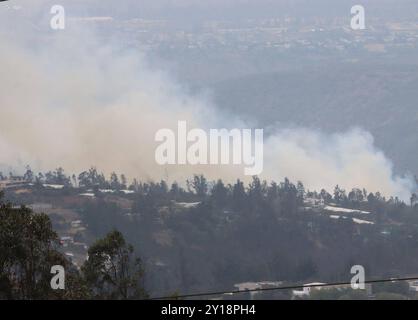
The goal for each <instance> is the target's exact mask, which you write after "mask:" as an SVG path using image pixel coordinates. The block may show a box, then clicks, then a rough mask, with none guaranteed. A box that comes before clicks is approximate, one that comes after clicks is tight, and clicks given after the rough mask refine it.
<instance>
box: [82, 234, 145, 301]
mask: <svg viewBox="0 0 418 320" xmlns="http://www.w3.org/2000/svg"><path fill="white" fill-rule="evenodd" d="M133 251H134V250H133V247H132V246H131V245H129V244H127V243H126V241H125V239H124V237H123V235H122V234H121V233H120V232H119V231H116V230H114V231H112V232H110V233H108V234H107V235H106V236H105V237H104V238H103V239H100V240H97V241H96V242H95V243H94V244H93V245H92V246H91V247H90V248H89V250H88V255H89V258H88V260H87V261H86V262H85V264H84V265H83V267H82V271H83V273H84V276H85V279H86V282H87V284H88V286H89V288H90V290H91V291H92V296H93V297H94V298H96V299H141V298H144V297H146V292H145V290H144V287H143V276H144V271H143V267H142V262H141V260H140V259H139V258H136V257H134V256H133Z"/></svg>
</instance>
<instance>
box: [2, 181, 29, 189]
mask: <svg viewBox="0 0 418 320" xmlns="http://www.w3.org/2000/svg"><path fill="white" fill-rule="evenodd" d="M29 184H30V183H29V182H28V181H26V180H23V179H17V178H16V179H15V178H14V179H8V180H0V190H5V189H16V188H23V187H27V186H29Z"/></svg>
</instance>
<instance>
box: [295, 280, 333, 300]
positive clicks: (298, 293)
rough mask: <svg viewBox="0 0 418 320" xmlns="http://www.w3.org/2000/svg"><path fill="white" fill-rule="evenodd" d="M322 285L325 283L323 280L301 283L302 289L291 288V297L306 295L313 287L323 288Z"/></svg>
mask: <svg viewBox="0 0 418 320" xmlns="http://www.w3.org/2000/svg"><path fill="white" fill-rule="evenodd" d="M324 285H326V283H323V282H312V283H306V284H304V285H303V288H302V290H293V291H292V294H293V297H308V296H309V295H310V294H311V291H312V290H313V289H314V290H320V289H322V288H324Z"/></svg>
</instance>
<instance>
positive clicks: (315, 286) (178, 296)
mask: <svg viewBox="0 0 418 320" xmlns="http://www.w3.org/2000/svg"><path fill="white" fill-rule="evenodd" d="M412 280H418V277H410V278H389V279H378V280H366V281H364V284H371V283H384V282H399V281H412ZM343 285H351V282H334V283H324V284H313V285H300V286H285V287H272V288H259V289H248V290H234V291H217V292H202V293H192V294H185V295H172V296H164V297H154V298H150V300H168V299H183V298H197V297H204V296H217V295H223V294H232V295H234V294H239V293H249V292H261V291H275V290H291V289H303V288H307V287H310V288H319V287H333V286H343Z"/></svg>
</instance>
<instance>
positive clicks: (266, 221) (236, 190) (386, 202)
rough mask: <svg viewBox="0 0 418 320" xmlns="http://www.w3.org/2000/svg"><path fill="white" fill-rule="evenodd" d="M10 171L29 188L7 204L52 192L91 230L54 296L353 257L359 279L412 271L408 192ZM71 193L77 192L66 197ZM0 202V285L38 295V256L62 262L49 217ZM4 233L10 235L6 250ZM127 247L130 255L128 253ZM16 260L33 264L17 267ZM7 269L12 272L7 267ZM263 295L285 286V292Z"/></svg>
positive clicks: (335, 275)
mask: <svg viewBox="0 0 418 320" xmlns="http://www.w3.org/2000/svg"><path fill="white" fill-rule="evenodd" d="M1 177H2V179H3V180H6V179H9V180H10V179H15V180H16V179H18V178H17V177H14V176H13V175H9V176H8V177H5V176H4V175H2V176H1ZM19 179H21V180H22V181H25V182H28V185H27V186H26V187H25V188H26V190H30V192H17V191H16V190H12V189H10V190H6V199H7V201H11V202H13V203H16V204H19V205H22V204H26V205H30V204H32V203H35V202H39V201H42V202H47V201H55V203H61V202H62V205H63V206H65V207H67V208H71V209H73V210H75V211H77V212H78V214H79V215H80V217H81V219H82V220H83V221H84V222H85V224H86V225H87V226H88V228H87V229H88V232H89V233H91V234H92V235H93V238H95V239H101V240H96V241H93V242H92V243H89V249H88V256H89V258H88V260H86V262H85V263H84V265H82V266H81V267H80V268H78V269H77V268H74V271H73V272H72V273H70V275H69V277H68V279H69V280H68V281H69V282H70V283H69V287H71V286H73V284H74V286H75V288H76V289H74V290H69V291H68V292H67V291H66V295H70V296H65V297H66V298H67V297H70V298H71V297H72V295H74V296H75V297H80V295H81V296H82V297H92V298H104V299H106V298H139V297H145V296H146V293H145V291H148V292H150V293H151V295H167V294H169V295H175V294H177V293H191V292H201V291H203V292H204V291H210V290H230V289H231V288H234V286H235V285H236V284H238V283H243V282H250V281H279V282H281V283H285V284H302V283H307V282H312V281H321V282H333V281H334V282H335V281H348V280H349V279H350V278H351V276H352V275H351V274H350V268H351V266H353V265H362V266H364V268H365V270H366V277H367V278H368V279H376V278H382V277H399V276H405V275H417V274H418V256H417V255H416V252H417V249H418V201H417V200H418V199H417V196H416V195H415V194H413V195H412V196H411V199H410V202H409V203H404V202H402V201H400V200H399V199H397V198H393V197H390V198H385V197H383V196H382V195H381V194H380V193H379V192H376V193H372V192H367V191H366V190H364V189H353V190H350V191H346V190H343V189H342V188H340V187H338V186H336V187H335V189H334V190H332V191H331V193H330V192H328V191H326V190H319V191H310V190H306V189H305V187H304V186H303V184H302V182H297V183H292V182H291V181H289V180H288V179H285V180H284V181H282V182H280V183H276V182H267V181H262V180H260V179H259V178H258V177H253V179H252V181H251V182H250V183H249V184H244V183H243V182H242V181H240V180H237V181H236V182H235V183H233V184H226V183H224V182H223V181H222V180H218V181H208V180H207V179H206V178H205V177H204V176H202V175H195V176H194V177H192V179H190V180H188V181H187V183H185V184H184V185H180V184H178V183H175V182H174V183H172V184H171V185H169V184H168V183H167V182H166V181H164V180H163V181H160V182H139V181H137V180H133V181H132V183H130V184H128V182H127V179H126V177H125V176H124V175H117V174H115V173H112V174H111V176H110V179H107V178H105V175H104V174H102V173H99V172H98V171H97V170H96V169H95V168H91V169H89V170H87V171H85V172H82V173H81V174H79V175H78V176H75V175H73V176H67V175H66V174H65V172H64V170H63V169H57V170H55V171H53V172H48V173H46V174H34V173H33V172H32V171H31V170H30V168H28V170H27V172H26V173H25V175H23V176H22V177H20V178H19ZM51 185H54V186H57V185H59V186H62V188H56V187H54V188H50V187H49V186H51ZM83 195H84V198H83V199H85V200H83V201H81V202H80V201H78V202H77V201H75V199H78V198H80V197H83ZM86 195H88V197H86ZM70 200H71V201H70ZM339 210H340V211H339ZM341 212H343V213H344V214H342V213H341ZM1 214H2V219H1V220H0V221H1V222H0V223H1V225H0V231H1V237H4V238H2V241H1V242H0V245H1V246H2V247H1V249H0V253H1V255H2V256H1V261H0V268H1V269H0V275H1V276H2V278H1V279H2V282H1V286H2V289H1V290H0V291H1V292H4V293H2V294H3V295H6V297H10V296H12V297H17V298H23V297H37V295H40V296H42V295H43V292H44V291H43V290H44V289H43V288H42V286H40V287H38V283H44V282H43V281H42V279H43V277H44V276H45V277H48V279H49V278H50V274H49V270H44V269H43V264H42V262H44V261H49V260H48V259H52V260H53V261H63V259H64V260H65V261H64V262H62V263H64V264H68V263H69V262H68V258H66V257H63V256H62V254H60V253H59V252H60V251H59V248H56V246H58V245H57V244H56V240H57V235H56V233H55V232H54V231H53V230H52V226H54V225H58V224H57V222H56V220H57V219H58V220H59V217H57V214H55V215H51V216H50V217H48V216H46V215H42V214H38V213H36V214H35V213H32V212H31V211H30V210H29V209H28V208H26V207H22V208H20V207H14V206H12V205H10V204H7V203H6V200H3V203H2V207H1ZM19 219H20V220H19ZM49 219H51V220H52V221H50V220H49ZM32 220H36V221H37V224H39V226H37V227H36V228H37V229H36V230H31V228H30V226H31V223H30V221H32ZM21 225H25V226H26V225H27V226H28V227H27V228H26V227H25V228H23V229H19V232H22V236H20V234H18V233H16V232H17V231H16V232H15V231H14V230H13V231H11V229H8V228H17V227H18V226H21ZM41 230H46V231H41ZM115 230H119V231H120V232H118V231H115ZM31 232H40V234H41V235H42V237H41V238H39V239H37V240H36V242H35V243H36V250H35V251H36V254H37V255H35V256H33V253H32V251H31V250H32V248H31V246H30V244H31V243H33V240H32V237H34V236H35V237H36V235H32V234H31ZM122 234H123V236H122ZM12 235H13V238H11V237H12ZM80 237H83V235H80ZM125 238H126V241H125ZM3 239H5V240H3ZM10 243H14V244H15V246H16V247H13V249H12V250H10V248H11V247H10ZM127 243H131V244H132V247H131V246H130V245H128V244H127ZM134 249H135V254H136V255H135V256H140V257H141V258H142V260H141V261H140V260H136V258H135V257H134V252H133V251H134ZM120 250H121V251H122V252H123V254H122V256H120V255H119V252H120ZM116 252H118V254H116ZM15 255H21V256H15ZM104 256H105V257H108V258H109V257H110V258H111V260H112V261H116V262H115V263H116V265H117V264H120V263H124V262H126V259H125V258H122V257H124V256H125V257H129V259H127V260H128V261H130V262H129V264H130V266H131V269H130V270H131V272H130V273H129V275H128V276H127V277H128V279H125V278H121V279H119V278H118V279H117V280H115V279H111V277H110V276H109V277H108V276H106V275H104V274H103V272H106V268H107V267H108V263H106V259H104V258H103V257H104ZM28 259H29V260H28ZM52 260H51V261H52ZM28 261H30V263H29V265H34V266H36V268H35V269H33V268H32V267H30V268H29V269H28V264H27V263H28ZM57 264H61V263H57ZM117 269H118V268H117ZM16 270H18V271H19V274H20V275H19V276H18V277H17V278H15V277H14V276H11V274H13V273H14V272H16ZM69 270H71V268H69ZM144 270H145V272H144ZM10 279H15V280H13V281H11V280H10ZM28 279H32V280H28ZM31 281H32V282H31ZM48 285H49V282H48ZM4 288H6V289H4ZM22 288H23V289H22ZM145 288H146V290H145ZM376 288H378V287H376ZM401 289H402V288H401ZM401 289H399V287H396V290H398V291H399V290H400V291H402V290H403V289H402V290H401ZM382 290H383V289H382ZM396 290H395V293H396V294H400V293H401V292H397V291H396ZM404 291H405V290H404ZM402 292H403V291H402ZM406 292H408V290H406ZM406 292H403V293H404V294H406ZM321 294H322V295H323V296H324V295H325V296H324V297H325V298H326V294H325V293H321ZM327 294H330V292H328V293H327ZM317 295H318V298H322V297H323V296H319V293H317ZM47 297H48V298H57V296H54V295H53V296H51V297H50V296H47ZM269 297H274V298H289V292H281V293H271V294H270V296H269Z"/></svg>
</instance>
